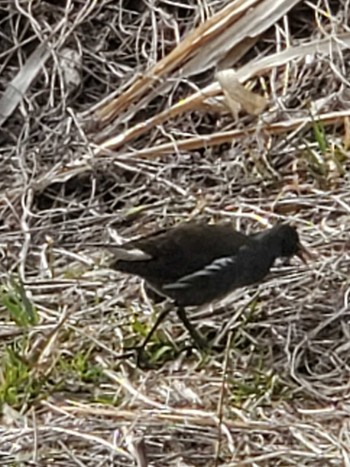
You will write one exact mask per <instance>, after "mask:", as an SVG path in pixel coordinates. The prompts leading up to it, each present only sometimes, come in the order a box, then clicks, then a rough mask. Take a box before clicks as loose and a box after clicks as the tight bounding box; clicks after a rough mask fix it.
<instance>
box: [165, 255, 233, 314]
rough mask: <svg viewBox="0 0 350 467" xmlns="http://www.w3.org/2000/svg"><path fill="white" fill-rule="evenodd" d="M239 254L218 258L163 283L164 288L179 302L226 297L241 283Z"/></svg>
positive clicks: (208, 300) (202, 301) (205, 300)
mask: <svg viewBox="0 0 350 467" xmlns="http://www.w3.org/2000/svg"><path fill="white" fill-rule="evenodd" d="M239 270H240V264H239V261H238V260H237V256H224V257H222V258H217V259H215V260H214V261H212V262H211V263H210V264H208V265H206V266H205V267H204V268H202V269H200V270H199V271H196V272H194V273H191V274H188V275H186V276H183V277H181V278H180V279H178V280H177V281H175V282H172V283H170V284H166V285H163V287H162V290H164V293H166V294H167V295H168V296H170V297H172V298H174V299H175V300H176V301H177V302H178V303H179V304H181V303H183V304H184V305H200V304H204V303H209V302H211V301H213V300H215V299H218V298H221V297H224V296H225V295H227V294H228V293H230V292H231V291H232V290H234V289H235V288H237V287H239V286H241V284H240V271H239Z"/></svg>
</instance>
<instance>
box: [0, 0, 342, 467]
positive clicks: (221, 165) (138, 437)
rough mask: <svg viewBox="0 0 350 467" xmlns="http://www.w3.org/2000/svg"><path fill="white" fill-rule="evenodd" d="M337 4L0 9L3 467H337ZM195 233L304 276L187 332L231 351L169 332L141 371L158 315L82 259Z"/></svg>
mask: <svg viewBox="0 0 350 467" xmlns="http://www.w3.org/2000/svg"><path fill="white" fill-rule="evenodd" d="M349 8H350V4H349V1H348V0H337V1H331V0H318V1H316V2H311V1H310V2H308V1H297V0H293V1H290V0H289V1H286V0H279V1H276V0H273V1H271V0H253V1H249V2H248V1H247V0H245V1H241V2H238V1H229V0H217V1H211V2H207V1H204V0H201V1H194V0H188V1H186V2H175V1H168V0H157V1H146V0H143V1H135V0H119V1H110V0H101V1H96V0H88V1H85V2H78V1H56V2H52V1H44V0H37V1H33V2H18V1H3V2H1V4H0V21H1V23H0V25H1V26H0V36H1V40H0V57H1V59H0V71H1V72H0V90H1V97H0V123H1V129H0V132H1V133H0V141H1V145H0V164H1V167H0V170H1V177H0V188H1V192H0V210H1V218H0V247H1V269H0V271H1V293H0V304H1V308H0V320H1V327H0V335H1V344H0V358H1V370H0V406H1V414H2V415H1V416H2V420H1V425H0V433H1V436H0V464H1V465H38V466H39V465H52V466H54V465H55V466H56V465H64V466H77V465H80V466H81V465H84V466H96V465H99V466H105V465H118V466H119V465H120V466H122V465H125V466H130V465H138V466H143V467H144V466H147V465H154V466H180V465H181V466H221V467H224V466H225V467H228V466H232V467H233V466H244V465H247V466H253V465H259V466H284V467H285V466H292V465H302V466H313V467H314V466H325V465H327V466H328V465H329V466H333V465H334V466H339V465H349V463H350V460H349V459H350V440H349V414H350V410H349V395H350V387H349V365H350V358H349V336H350V325H349V322H350V321H349V318H350V308H349V303H348V301H349V290H350V289H349V269H350V267H349V261H350V254H349V234H348V232H349V229H350V179H349V172H348V170H349V166H350V164H349V145H350V126H349V116H350V111H349V96H350V94H349V89H350V88H349V86H350V83H349V79H348V77H349V60H350V55H349V44H350V31H349ZM233 70H234V71H233ZM242 85H244V89H243V88H242ZM192 218H206V219H208V220H212V221H217V220H222V219H231V220H232V222H233V223H234V224H235V226H236V228H237V229H240V230H243V231H246V232H252V231H256V230H260V229H262V228H264V227H266V226H268V225H272V224H274V223H275V222H276V221H277V220H286V221H288V222H293V223H294V224H295V225H296V226H297V227H298V231H300V233H301V237H302V240H303V242H304V243H305V244H307V245H308V246H309V248H311V249H312V250H313V252H314V253H315V259H314V260H313V261H312V262H311V263H309V265H308V266H304V265H301V264H300V263H298V262H297V260H296V261H294V260H293V261H292V263H291V264H282V265H279V267H278V269H277V268H276V270H274V271H273V273H272V274H271V276H270V277H269V280H268V281H266V282H265V283H264V284H262V285H260V286H259V287H256V288H250V289H249V290H241V291H239V292H237V293H236V294H234V295H233V296H232V297H230V298H229V299H228V300H227V301H226V302H225V303H223V304H222V306H220V307H219V308H215V310H208V309H202V310H197V311H195V312H194V313H193V314H192V321H193V322H195V323H197V325H198V328H199V329H200V330H201V332H202V333H204V334H207V335H210V336H215V339H217V340H220V341H221V342H222V343H224V345H225V348H226V350H225V352H223V353H222V354H217V353H213V354H211V355H207V356H203V355H201V354H200V353H198V352H197V351H196V350H195V351H193V352H192V353H191V354H188V355H186V354H185V353H184V352H180V350H181V349H182V348H183V347H184V346H185V344H186V342H187V340H188V336H187V335H186V333H185V332H184V330H183V328H182V327H181V325H180V324H179V323H178V321H177V320H176V317H175V316H174V317H172V318H171V319H169V320H168V321H167V322H166V323H164V324H163V325H162V329H161V330H159V332H158V334H157V337H156V338H155V340H154V341H153V342H152V344H151V345H150V353H151V356H152V358H153V359H155V360H158V361H163V360H164V361H165V363H164V365H163V366H162V367H161V368H160V369H159V370H157V371H149V372H143V371H141V370H139V369H137V368H135V364H134V360H133V359H129V360H121V359H120V358H119V356H120V353H121V352H122V351H123V349H124V348H125V347H127V346H130V345H135V344H137V343H138V342H139V341H140V340H141V339H142V336H143V335H144V334H145V333H146V331H147V329H148V326H149V325H150V323H151V322H152V319H153V318H154V314H155V313H156V312H157V306H158V305H155V306H154V307H153V308H152V304H150V303H149V301H148V300H147V297H146V295H145V294H142V293H140V290H141V289H140V283H139V281H138V280H137V279H135V278H130V277H126V276H123V275H121V274H118V273H116V272H113V271H111V270H110V269H109V268H108V260H109V258H108V253H107V252H106V251H104V250H102V249H101V250H96V248H91V247H87V246H86V244H87V243H95V242H98V241H101V240H102V241H105V242H109V241H110V239H111V238H113V239H114V240H117V241H120V240H122V239H130V238H133V237H136V236H137V235H142V234H145V233H147V232H150V231H153V230H155V229H156V228H161V227H165V226H169V225H173V224H175V223H176V222H178V221H184V220H189V219H192ZM72 244H73V246H67V245H72ZM141 292H142V290H141Z"/></svg>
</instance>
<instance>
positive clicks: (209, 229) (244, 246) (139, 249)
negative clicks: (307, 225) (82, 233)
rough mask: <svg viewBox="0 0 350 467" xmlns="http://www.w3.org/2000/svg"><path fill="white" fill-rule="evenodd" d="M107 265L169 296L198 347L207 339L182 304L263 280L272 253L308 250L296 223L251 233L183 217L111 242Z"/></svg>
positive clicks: (300, 253) (303, 255)
mask: <svg viewBox="0 0 350 467" xmlns="http://www.w3.org/2000/svg"><path fill="white" fill-rule="evenodd" d="M110 250H111V251H112V252H113V253H114V255H115V258H114V261H113V263H112V264H111V267H112V268H113V269H116V270H118V271H122V272H125V273H129V274H135V275H137V276H139V277H141V278H143V279H144V280H145V281H146V283H147V284H148V286H149V287H150V288H151V289H153V291H155V292H156V294H157V295H161V296H163V297H167V298H170V299H171V300H172V301H173V302H174V304H175V306H176V309H177V314H178V316H179V318H180V319H181V321H182V322H183V324H184V325H185V327H186V328H187V330H188V331H189V333H190V335H191V337H192V338H193V339H194V341H195V342H196V344H197V345H198V346H199V347H202V348H203V347H206V343H205V342H204V341H203V339H202V337H201V336H200V335H199V334H198V333H197V331H196V330H195V328H194V327H193V326H192V324H191V323H190V321H189V320H188V318H187V315H186V312H185V307H188V306H199V305H204V304H207V303H211V302H213V301H216V300H219V299H221V298H223V297H225V296H226V295H228V294H229V293H231V292H232V291H233V290H235V289H237V288H239V287H243V286H246V285H250V284H254V283H256V282H259V281H261V280H262V279H263V278H264V277H265V276H266V275H267V273H268V272H269V270H270V268H271V266H272V265H273V263H274V261H275V260H276V258H279V257H287V258H290V257H292V256H294V255H298V256H299V257H300V258H301V259H302V260H303V261H304V262H306V257H308V256H309V253H308V252H307V250H306V249H305V248H304V247H303V246H302V245H301V243H300V241H299V236H298V233H297V231H296V229H295V228H294V227H292V226H290V225H287V224H278V225H276V226H274V227H273V228H271V229H267V230H264V231H263V232H259V233H257V234H253V235H245V234H243V233H240V232H237V231H235V230H234V229H233V227H232V224H231V223H227V222H226V223H222V224H217V225H211V224H207V223H203V222H187V223H183V224H180V225H178V226H175V227H172V228H170V229H165V230H161V231H158V232H156V233H153V234H150V235H147V236H145V237H142V238H140V239H139V240H133V241H130V242H127V243H125V244H124V245H121V246H115V247H114V246H113V247H110ZM170 311H171V309H169V308H168V309H166V310H164V311H163V312H162V313H161V314H160V315H159V316H158V318H157V320H156V322H155V324H154V325H153V327H152V329H151V330H150V332H149V333H148V335H147V337H146V338H145V340H144V342H143V343H142V345H141V346H140V348H139V353H138V362H140V361H141V355H142V353H143V351H144V348H145V346H146V345H147V343H148V342H149V340H150V339H151V337H152V335H153V333H154V332H155V330H156V329H157V327H158V326H159V324H160V323H161V322H162V321H163V320H164V318H165V317H166V315H167V314H168V313H169V312H170Z"/></svg>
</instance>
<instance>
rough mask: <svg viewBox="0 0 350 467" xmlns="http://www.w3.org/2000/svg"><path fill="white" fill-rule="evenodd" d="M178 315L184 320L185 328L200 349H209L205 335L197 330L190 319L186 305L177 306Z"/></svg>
mask: <svg viewBox="0 0 350 467" xmlns="http://www.w3.org/2000/svg"><path fill="white" fill-rule="evenodd" d="M177 315H178V317H179V318H180V319H181V321H182V322H183V324H184V326H185V328H186V329H187V331H188V332H189V333H190V336H191V337H192V339H193V340H194V341H195V343H196V344H197V347H198V348H199V349H207V348H208V343H207V342H206V341H205V340H204V339H203V337H202V336H201V335H200V334H199V333H198V332H197V331H196V329H195V328H194V327H193V325H192V324H191V322H190V320H189V319H188V318H187V315H186V311H185V308H184V307H181V306H179V307H178V308H177Z"/></svg>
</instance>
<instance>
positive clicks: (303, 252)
mask: <svg viewBox="0 0 350 467" xmlns="http://www.w3.org/2000/svg"><path fill="white" fill-rule="evenodd" d="M297 256H298V258H300V259H301V261H302V262H303V263H305V264H307V261H308V260H309V259H312V258H313V257H314V255H313V254H312V253H311V252H310V251H309V250H307V249H306V248H305V247H304V246H303V245H301V244H300V243H299V245H298V251H297Z"/></svg>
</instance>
